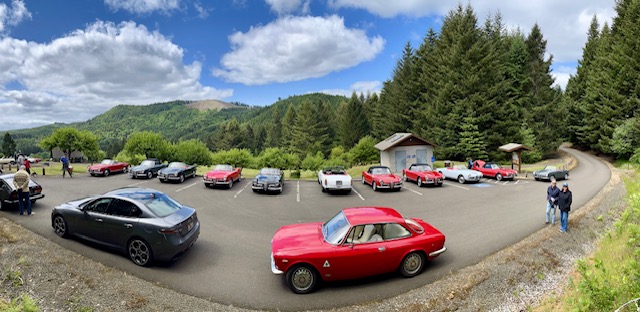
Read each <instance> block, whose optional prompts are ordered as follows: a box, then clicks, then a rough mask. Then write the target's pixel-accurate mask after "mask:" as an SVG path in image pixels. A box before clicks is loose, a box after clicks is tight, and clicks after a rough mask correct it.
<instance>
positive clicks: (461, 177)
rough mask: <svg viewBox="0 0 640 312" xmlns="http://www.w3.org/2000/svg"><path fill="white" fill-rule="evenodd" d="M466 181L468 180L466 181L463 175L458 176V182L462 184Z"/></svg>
mask: <svg viewBox="0 0 640 312" xmlns="http://www.w3.org/2000/svg"><path fill="white" fill-rule="evenodd" d="M464 182H466V181H465V180H464V177H463V176H462V175H460V176H458V183H460V184H464Z"/></svg>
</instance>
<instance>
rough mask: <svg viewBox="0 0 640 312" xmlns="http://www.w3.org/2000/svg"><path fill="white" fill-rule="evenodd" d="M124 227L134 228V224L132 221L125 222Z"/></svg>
mask: <svg viewBox="0 0 640 312" xmlns="http://www.w3.org/2000/svg"><path fill="white" fill-rule="evenodd" d="M124 227H126V228H127V229H130V228H132V227H133V224H131V223H125V224H124Z"/></svg>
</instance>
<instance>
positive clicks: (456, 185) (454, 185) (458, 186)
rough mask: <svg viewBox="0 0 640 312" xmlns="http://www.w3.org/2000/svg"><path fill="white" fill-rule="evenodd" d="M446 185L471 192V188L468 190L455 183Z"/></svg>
mask: <svg viewBox="0 0 640 312" xmlns="http://www.w3.org/2000/svg"><path fill="white" fill-rule="evenodd" d="M445 184H446V185H449V186H453V187H457V188H461V189H463V190H466V191H468V190H470V188H468V187H464V186H460V185H458V184H455V183H449V182H446V183H445Z"/></svg>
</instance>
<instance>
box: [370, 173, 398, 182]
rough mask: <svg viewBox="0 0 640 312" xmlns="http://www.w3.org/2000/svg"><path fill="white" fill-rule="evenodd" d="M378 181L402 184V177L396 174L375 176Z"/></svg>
mask: <svg viewBox="0 0 640 312" xmlns="http://www.w3.org/2000/svg"><path fill="white" fill-rule="evenodd" d="M373 178H374V179H376V180H377V181H382V182H385V183H396V182H400V177H398V176H396V175H395V174H377V175H374V176H373Z"/></svg>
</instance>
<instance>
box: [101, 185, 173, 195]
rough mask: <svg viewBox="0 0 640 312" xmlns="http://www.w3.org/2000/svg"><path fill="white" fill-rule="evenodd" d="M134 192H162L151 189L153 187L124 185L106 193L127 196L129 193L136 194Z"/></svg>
mask: <svg viewBox="0 0 640 312" xmlns="http://www.w3.org/2000/svg"><path fill="white" fill-rule="evenodd" d="M134 193H162V192H160V191H158V190H154V189H151V188H145V187H122V188H118V189H115V190H113V191H109V192H106V193H104V195H120V196H126V195H127V194H134Z"/></svg>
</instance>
